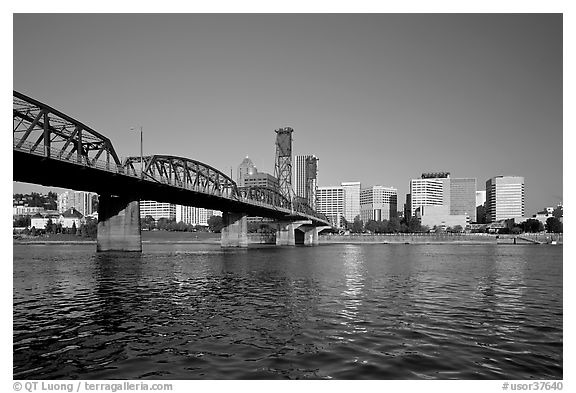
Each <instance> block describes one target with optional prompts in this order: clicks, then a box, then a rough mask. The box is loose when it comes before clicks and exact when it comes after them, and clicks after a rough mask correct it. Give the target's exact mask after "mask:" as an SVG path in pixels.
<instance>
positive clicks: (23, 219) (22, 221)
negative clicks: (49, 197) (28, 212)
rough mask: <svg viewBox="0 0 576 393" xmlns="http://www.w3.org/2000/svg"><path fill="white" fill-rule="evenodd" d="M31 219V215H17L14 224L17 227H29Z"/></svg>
mask: <svg viewBox="0 0 576 393" xmlns="http://www.w3.org/2000/svg"><path fill="white" fill-rule="evenodd" d="M31 221H32V220H31V219H30V216H18V217H16V219H15V220H14V221H13V222H12V226H13V227H15V228H22V227H26V228H27V227H29V226H30V223H31Z"/></svg>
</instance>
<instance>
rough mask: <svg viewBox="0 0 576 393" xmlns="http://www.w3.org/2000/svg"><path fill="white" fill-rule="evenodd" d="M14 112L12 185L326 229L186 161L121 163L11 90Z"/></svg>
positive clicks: (298, 209) (319, 218) (98, 137)
mask: <svg viewBox="0 0 576 393" xmlns="http://www.w3.org/2000/svg"><path fill="white" fill-rule="evenodd" d="M13 112H14V122H13V128H14V133H13V166H14V167H13V174H14V179H13V180H15V181H21V182H27V183H35V184H41V185H44V186H55V187H62V188H69V189H74V190H83V191H92V192H96V193H98V194H101V195H102V194H105V195H118V196H122V197H128V198H134V199H140V200H144V199H150V200H155V201H159V202H169V203H175V204H180V205H186V206H196V207H204V208H208V209H214V210H221V211H226V212H231V213H246V214H248V215H252V216H259V217H267V218H273V219H277V220H284V221H286V220H287V221H298V220H306V221H311V222H312V224H313V225H317V226H331V224H330V223H329V221H328V219H327V218H326V216H324V215H323V214H320V213H318V212H315V211H314V210H313V209H312V208H311V207H310V206H308V205H307V204H305V203H302V202H301V201H299V202H296V203H292V201H290V200H288V199H287V198H286V197H285V196H284V195H283V194H282V193H281V192H280V190H277V189H272V188H264V187H244V188H241V187H238V186H237V185H236V183H235V182H234V181H233V180H232V179H231V178H230V177H228V176H227V175H225V174H224V173H222V172H221V171H219V170H217V169H215V168H213V167H211V166H210V165H207V164H205V163H202V162H199V161H196V160H193V159H190V158H184V157H174V156H169V155H152V156H145V157H143V158H142V160H141V158H140V157H128V158H127V159H125V160H124V161H123V162H122V161H121V160H120V158H119V156H118V154H117V153H116V151H115V150H114V146H113V145H112V142H111V141H110V139H108V138H107V137H105V136H104V135H102V134H100V133H98V132H97V131H95V130H93V129H92V128H90V127H88V126H86V125H85V124H82V123H81V122H79V121H77V120H75V119H73V118H71V117H69V116H67V115H65V114H64V113H62V112H59V111H57V110H55V109H54V108H51V107H49V106H48V105H46V104H43V103H41V102H39V101H36V100H34V99H32V98H30V97H27V96H25V95H24V94H22V93H19V92H16V91H14V94H13Z"/></svg>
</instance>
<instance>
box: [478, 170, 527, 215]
mask: <svg viewBox="0 0 576 393" xmlns="http://www.w3.org/2000/svg"><path fill="white" fill-rule="evenodd" d="M524 211H525V188H524V178H523V177H521V176H496V177H493V178H491V179H488V180H487V181H486V222H488V223H490V222H496V221H500V220H507V219H510V218H517V219H522V218H523V217H524Z"/></svg>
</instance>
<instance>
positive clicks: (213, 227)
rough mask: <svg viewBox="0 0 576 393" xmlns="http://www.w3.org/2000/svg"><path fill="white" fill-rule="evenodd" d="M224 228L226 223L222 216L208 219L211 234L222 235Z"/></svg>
mask: <svg viewBox="0 0 576 393" xmlns="http://www.w3.org/2000/svg"><path fill="white" fill-rule="evenodd" d="M223 227H224V222H223V221H222V217H220V216H212V217H210V218H209V219H208V228H209V229H210V231H211V232H215V233H220V232H221V231H222V228H223Z"/></svg>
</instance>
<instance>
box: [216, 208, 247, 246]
mask: <svg viewBox="0 0 576 393" xmlns="http://www.w3.org/2000/svg"><path fill="white" fill-rule="evenodd" d="M222 223H223V224H224V226H223V227H222V232H221V235H220V245H221V246H222V247H223V248H230V247H242V248H245V247H248V219H247V215H246V214H242V213H228V212H223V213H222Z"/></svg>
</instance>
